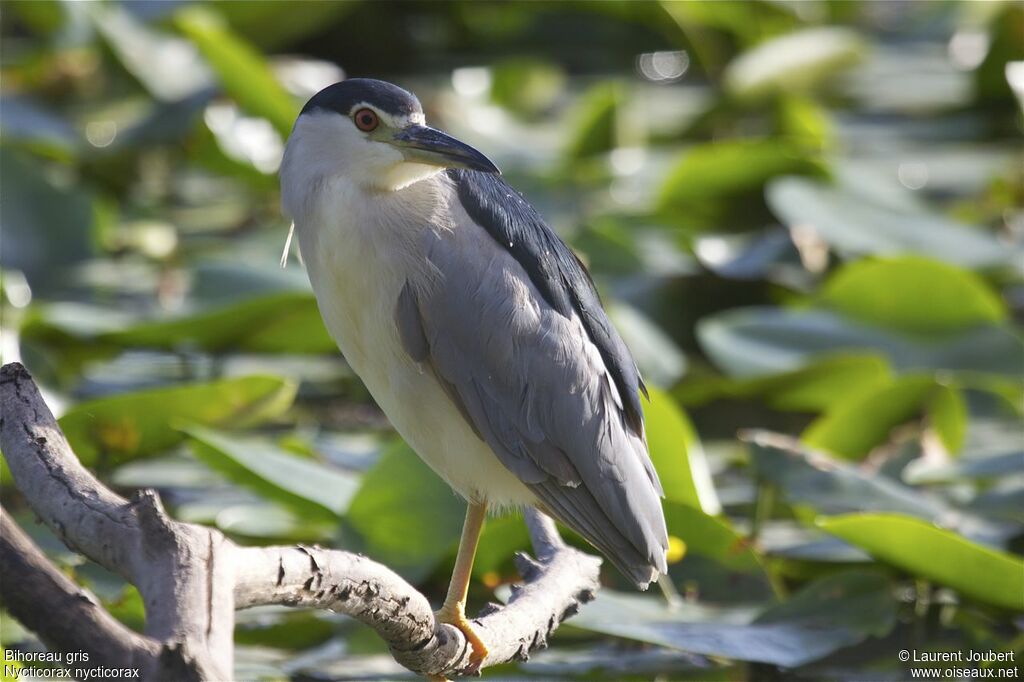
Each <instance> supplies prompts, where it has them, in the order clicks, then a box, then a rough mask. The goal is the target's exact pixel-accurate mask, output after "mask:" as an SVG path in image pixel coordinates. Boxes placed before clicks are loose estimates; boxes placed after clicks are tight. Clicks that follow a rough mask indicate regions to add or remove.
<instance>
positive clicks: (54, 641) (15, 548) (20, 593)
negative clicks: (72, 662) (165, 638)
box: [0, 508, 160, 668]
mask: <svg viewBox="0 0 1024 682" xmlns="http://www.w3.org/2000/svg"><path fill="white" fill-rule="evenodd" d="M0 571H2V573H3V576H4V579H3V581H2V582H0V596H2V597H3V602H4V606H5V607H6V608H7V610H8V611H10V612H11V613H12V614H13V615H14V617H15V618H17V619H18V620H19V621H20V622H21V623H22V624H23V625H24V626H25V627H27V628H29V629H31V630H34V631H36V632H39V633H40V634H41V636H42V637H43V638H44V641H45V642H46V644H47V645H48V646H50V647H51V648H53V649H56V650H59V651H88V652H91V653H92V654H93V656H92V657H91V660H90V663H93V664H96V665H99V666H105V667H118V666H125V665H127V666H128V667H133V668H142V667H145V666H147V665H149V664H150V663H151V662H152V661H153V660H155V659H156V657H157V655H158V653H159V650H160V645H159V644H158V643H157V642H156V641H155V640H152V639H150V638H148V637H143V636H142V635H139V634H137V633H135V632H132V631H131V630H129V629H128V628H126V627H125V626H124V625H122V624H121V623H119V622H118V621H117V620H115V619H114V618H113V617H112V616H111V615H110V614H109V613H107V611H106V610H105V609H104V608H103V607H102V606H101V605H100V604H99V601H98V600H97V599H96V597H95V596H94V595H93V594H92V593H90V592H89V591H88V590H85V589H83V588H81V587H79V586H78V585H76V584H75V583H73V582H72V581H71V579H70V578H68V577H67V576H66V575H64V574H63V573H61V572H60V571H59V570H57V569H56V568H54V566H53V564H51V563H50V562H49V560H48V559H47V558H46V557H45V556H43V553H42V552H40V551H39V548H38V547H36V546H35V544H34V543H33V542H32V540H31V539H29V537H28V536H27V535H25V533H24V531H22V530H21V528H19V527H18V524H16V523H14V521H12V520H11V517H10V515H9V514H8V513H7V510H5V509H3V508H0ZM55 614H60V617H59V618H54V615H55Z"/></svg>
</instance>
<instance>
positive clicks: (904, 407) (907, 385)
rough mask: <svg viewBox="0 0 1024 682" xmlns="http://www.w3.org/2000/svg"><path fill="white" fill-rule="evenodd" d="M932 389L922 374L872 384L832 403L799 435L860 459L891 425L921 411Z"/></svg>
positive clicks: (933, 385)
mask: <svg viewBox="0 0 1024 682" xmlns="http://www.w3.org/2000/svg"><path fill="white" fill-rule="evenodd" d="M935 390H936V383H935V380H934V379H933V378H932V377H930V376H924V375H911V376H904V377H899V378H898V379H895V380H893V381H892V382H891V383H886V384H882V385H880V386H874V387H871V388H869V389H868V390H866V391H864V392H863V393H855V394H853V395H850V396H847V398H846V399H845V400H842V401H840V402H838V403H836V404H835V405H833V406H832V408H831V409H829V411H828V412H826V413H825V414H824V415H822V416H821V417H819V418H818V419H816V420H815V421H814V422H812V423H811V425H810V426H808V427H807V429H806V430H805V431H804V432H803V435H802V436H801V438H802V440H803V441H804V442H805V443H807V444H808V445H810V446H811V447H816V448H821V449H823V450H828V451H829V452H832V453H834V454H837V455H840V456H842V457H846V458H849V459H859V458H861V457H864V456H865V455H867V454H868V453H869V452H870V451H871V450H872V449H873V448H875V447H877V446H879V445H881V444H882V443H884V442H885V441H886V440H887V439H888V437H889V434H890V433H891V432H892V430H893V429H894V428H896V427H897V426H899V425H900V424H903V423H904V422H906V421H908V420H909V419H910V418H911V417H914V416H915V415H919V414H921V413H922V408H923V406H924V405H925V403H926V401H927V400H928V399H929V398H930V397H931V396H932V395H934V392H935Z"/></svg>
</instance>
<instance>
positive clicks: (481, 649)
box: [434, 603, 488, 674]
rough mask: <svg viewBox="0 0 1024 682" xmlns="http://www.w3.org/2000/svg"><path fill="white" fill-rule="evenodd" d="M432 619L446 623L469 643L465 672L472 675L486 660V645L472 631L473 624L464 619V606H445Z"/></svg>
mask: <svg viewBox="0 0 1024 682" xmlns="http://www.w3.org/2000/svg"><path fill="white" fill-rule="evenodd" d="M434 617H435V618H436V619H437V621H438V622H440V623H447V624H448V625H452V626H454V627H456V628H458V629H459V631H460V632H461V633H462V634H463V635H465V636H466V640H467V641H468V642H469V646H470V653H469V667H468V669H467V672H468V673H470V674H472V673H474V672H476V671H477V670H479V669H480V666H481V665H483V662H484V660H485V659H486V658H487V654H488V651H487V645H486V644H484V641H483V640H482V639H480V635H478V634H477V633H476V630H474V629H473V624H472V623H470V622H469V619H468V618H466V611H465V606H464V605H463V604H461V603H457V604H455V605H454V606H448V605H447V604H445V605H444V606H442V607H441V609H440V610H439V611H438V612H437V613H435V614H434Z"/></svg>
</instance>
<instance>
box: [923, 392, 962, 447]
mask: <svg viewBox="0 0 1024 682" xmlns="http://www.w3.org/2000/svg"><path fill="white" fill-rule="evenodd" d="M927 410H928V419H929V421H930V423H931V426H932V428H934V429H935V432H936V434H938V436H939V440H941V441H942V444H943V446H945V448H946V451H947V452H949V453H951V454H957V453H959V452H960V449H961V448H962V447H963V444H964V440H965V439H966V437H967V419H968V414H967V402H966V401H965V400H964V396H963V393H962V392H961V391H960V390H959V389H958V388H956V387H955V386H950V385H948V384H939V385H938V386H936V387H935V391H934V393H933V394H932V398H931V400H930V401H929V402H928V405H927Z"/></svg>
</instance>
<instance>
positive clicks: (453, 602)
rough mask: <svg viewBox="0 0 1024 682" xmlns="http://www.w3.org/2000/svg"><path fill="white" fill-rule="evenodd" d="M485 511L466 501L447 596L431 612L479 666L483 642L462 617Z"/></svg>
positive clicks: (484, 655) (483, 653) (480, 505)
mask: <svg viewBox="0 0 1024 682" xmlns="http://www.w3.org/2000/svg"><path fill="white" fill-rule="evenodd" d="M486 514H487V503H486V502H482V503H476V502H470V503H469V507H468V508H467V509H466V521H465V523H464V524H463V525H462V539H461V540H459V554H458V556H457V557H456V558H455V570H454V571H452V580H451V582H450V583H449V584H448V596H447V597H445V600H444V604H443V605H442V606H441V609H440V610H439V611H438V612H437V613H436V614H435V616H436V618H437V619H438V620H439V621H441V622H442V623H448V624H449V625H454V626H455V627H457V628H458V629H459V630H461V631H462V634H464V635H465V636H466V639H467V640H469V644H470V646H471V647H472V648H473V651H472V653H471V654H470V658H469V662H470V665H471V666H472V667H474V668H476V667H479V666H480V664H481V663H483V662H484V659H485V658H487V645H485V644H484V642H483V640H482V639H480V636H479V635H478V634H476V631H474V630H473V626H472V625H470V623H469V620H467V619H466V593H467V592H468V591H469V580H470V578H471V577H472V575H473V558H474V557H475V556H476V548H477V545H478V544H479V543H480V531H481V530H483V527H484V518H485V516H486Z"/></svg>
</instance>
